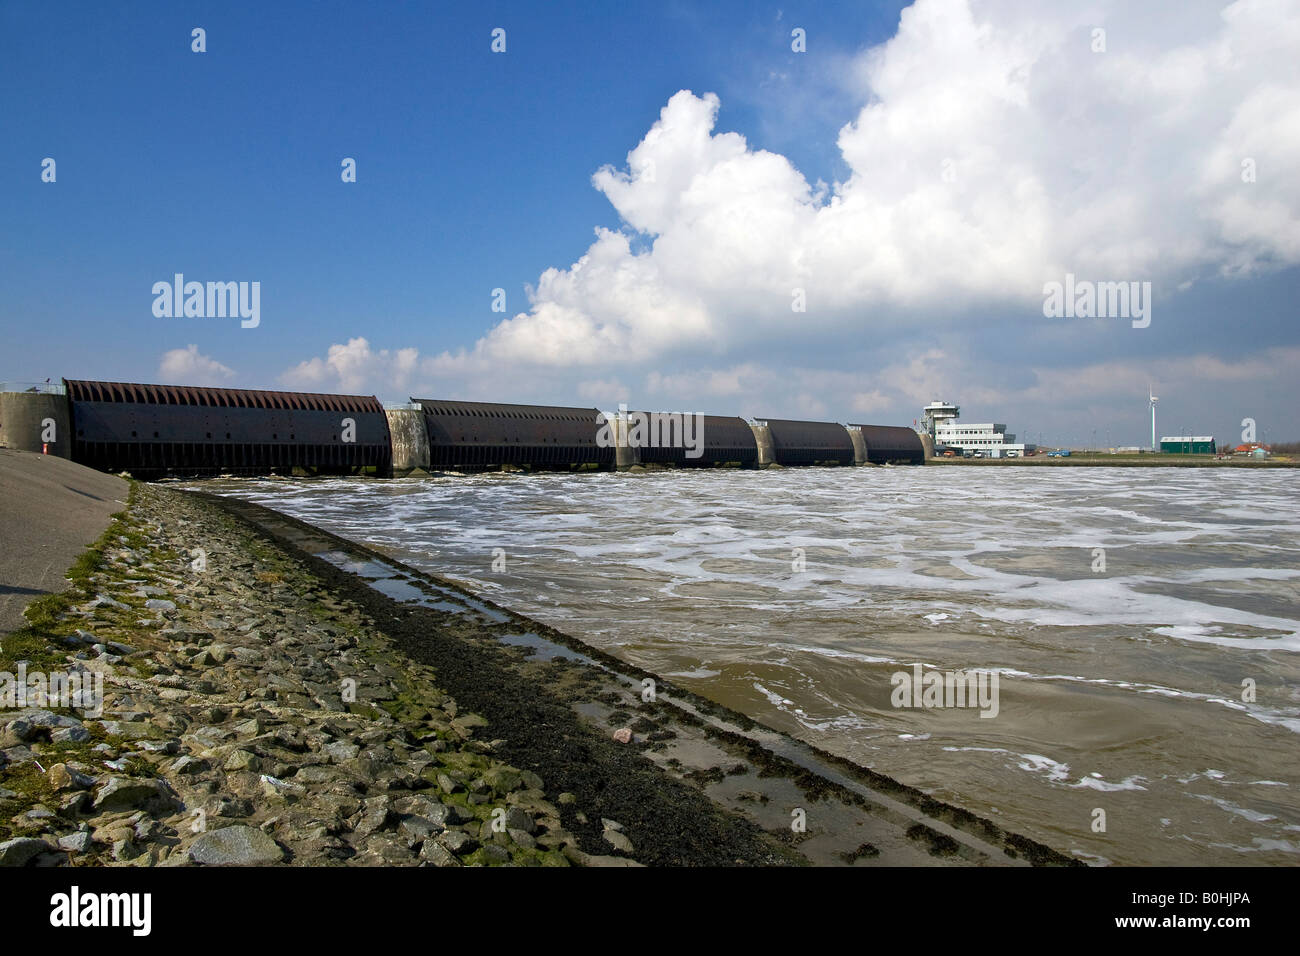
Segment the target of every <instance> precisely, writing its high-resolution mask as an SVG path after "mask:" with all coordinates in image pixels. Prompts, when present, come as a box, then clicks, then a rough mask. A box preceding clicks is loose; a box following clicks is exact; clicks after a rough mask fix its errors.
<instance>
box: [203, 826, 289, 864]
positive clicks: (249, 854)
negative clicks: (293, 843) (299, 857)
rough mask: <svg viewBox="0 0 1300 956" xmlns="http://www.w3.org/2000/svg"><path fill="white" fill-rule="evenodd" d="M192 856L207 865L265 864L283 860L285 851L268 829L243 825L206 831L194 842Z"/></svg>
mask: <svg viewBox="0 0 1300 956" xmlns="http://www.w3.org/2000/svg"><path fill="white" fill-rule="evenodd" d="M189 857H190V859H191V860H193V861H194V862H195V863H201V864H203V865H205V866H265V865H267V864H268V863H279V862H280V861H281V860H283V859H284V851H283V850H281V849H280V847H279V846H277V845H276V842H275V841H274V840H273V839H271V837H270V836H269V835H267V834H266V833H263V832H262V831H261V830H258V829H256V828H254V827H248V826H242V825H241V826H233V827H224V828H223V829H220V830H210V831H208V832H207V833H205V834H203V835H202V836H201V837H199V838H198V839H197V840H195V841H194V843H192V844H191V845H190V849H189Z"/></svg>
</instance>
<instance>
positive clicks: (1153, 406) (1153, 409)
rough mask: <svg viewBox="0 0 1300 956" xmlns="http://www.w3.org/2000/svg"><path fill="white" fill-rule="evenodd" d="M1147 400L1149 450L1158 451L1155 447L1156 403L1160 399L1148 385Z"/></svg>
mask: <svg viewBox="0 0 1300 956" xmlns="http://www.w3.org/2000/svg"><path fill="white" fill-rule="evenodd" d="M1147 399H1148V400H1149V401H1150V402H1151V450H1152V451H1159V450H1160V449H1159V448H1157V447H1156V402H1158V401H1160V399H1158V398H1156V397H1155V395H1154V394H1153V393H1152V391H1151V386H1150V385H1147Z"/></svg>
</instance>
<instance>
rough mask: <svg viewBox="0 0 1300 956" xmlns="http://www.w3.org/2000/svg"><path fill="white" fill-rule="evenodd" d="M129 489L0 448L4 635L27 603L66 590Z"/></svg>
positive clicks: (52, 460)
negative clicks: (78, 563) (77, 563)
mask: <svg viewBox="0 0 1300 956" xmlns="http://www.w3.org/2000/svg"><path fill="white" fill-rule="evenodd" d="M127 488H128V485H127V483H126V482H125V481H123V480H122V479H121V478H117V477H114V476H113V475H106V474H104V473H103V472H99V471H94V470H92V469H90V468H86V467H84V466H82V465H77V464H74V463H72V462H70V461H68V460H67V459H64V458H58V457H56V456H54V455H36V454H32V453H31V452H25V451H15V450H14V449H11V448H0V634H8V633H9V632H10V631H13V630H16V629H17V628H18V627H20V626H21V625H22V623H23V617H22V613H23V608H25V607H26V606H27V604H28V602H30V601H32V600H34V599H36V598H38V597H41V596H43V595H46V594H51V593H54V592H57V591H62V590H63V589H64V588H66V587H67V581H66V580H65V579H64V576H63V575H64V573H65V572H66V571H67V570H68V568H69V567H71V566H72V562H74V561H75V560H77V558H78V557H79V556H80V555H81V553H82V552H83V551H84V550H85V549H86V546H87V545H88V544H90V543H91V542H93V541H94V540H95V539H96V538H98V537H99V536H100V535H101V534H103V533H104V529H105V528H107V527H108V521H109V517H110V516H111V515H113V514H115V513H116V512H118V511H121V510H122V509H123V508H124V507H125V506H126V495H127Z"/></svg>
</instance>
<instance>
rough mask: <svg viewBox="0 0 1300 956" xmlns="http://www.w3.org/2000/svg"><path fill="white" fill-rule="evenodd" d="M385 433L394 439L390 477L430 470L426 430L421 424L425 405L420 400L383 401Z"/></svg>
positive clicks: (401, 476) (400, 476) (422, 423)
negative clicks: (407, 401) (403, 401)
mask: <svg viewBox="0 0 1300 956" xmlns="http://www.w3.org/2000/svg"><path fill="white" fill-rule="evenodd" d="M384 415H386V416H387V417H388V433H389V435H390V436H391V437H392V441H393V477H394V478H403V477H405V476H407V475H410V474H413V473H416V472H424V473H426V474H427V473H428V471H429V433H428V431H427V430H426V429H425V427H424V406H422V405H421V404H420V403H419V402H410V403H408V404H405V405H385V406H384Z"/></svg>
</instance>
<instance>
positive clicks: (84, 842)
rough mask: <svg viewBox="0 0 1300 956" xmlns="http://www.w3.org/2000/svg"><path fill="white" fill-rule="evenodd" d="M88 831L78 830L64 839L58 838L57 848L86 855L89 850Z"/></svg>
mask: <svg viewBox="0 0 1300 956" xmlns="http://www.w3.org/2000/svg"><path fill="white" fill-rule="evenodd" d="M90 844H91V839H90V831H89V830H79V831H78V832H76V833H70V834H68V835H67V836H65V837H59V846H60V847H62V848H63V849H65V850H68V851H69V852H72V853H86V852H87V851H89V850H90Z"/></svg>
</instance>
